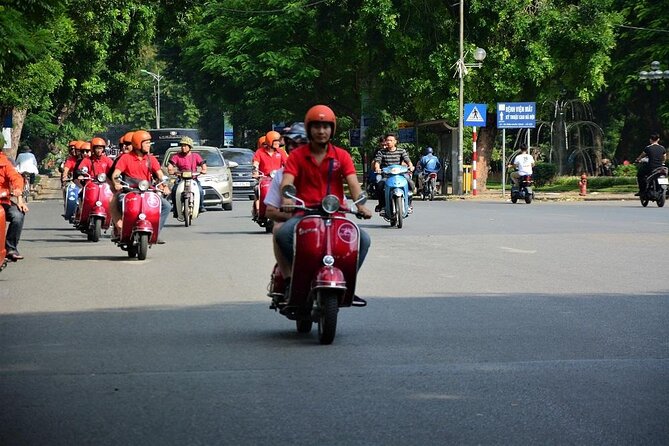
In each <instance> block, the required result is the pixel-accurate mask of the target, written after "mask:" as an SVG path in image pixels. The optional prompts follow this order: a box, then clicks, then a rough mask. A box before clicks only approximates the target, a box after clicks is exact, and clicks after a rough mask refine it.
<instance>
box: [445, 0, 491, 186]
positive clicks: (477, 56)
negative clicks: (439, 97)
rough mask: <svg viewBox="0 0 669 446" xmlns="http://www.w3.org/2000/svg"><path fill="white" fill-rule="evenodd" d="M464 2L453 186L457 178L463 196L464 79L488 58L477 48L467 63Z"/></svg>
mask: <svg viewBox="0 0 669 446" xmlns="http://www.w3.org/2000/svg"><path fill="white" fill-rule="evenodd" d="M463 3H464V0H460V59H458V61H457V63H456V64H457V75H458V77H459V78H460V89H459V95H458V98H459V106H458V165H457V168H458V172H457V173H456V172H453V177H454V178H453V184H456V178H455V177H456V176H457V194H458V195H462V194H463V184H462V182H463V181H462V165H463V145H464V136H463V127H464V116H463V113H464V110H463V109H464V106H465V103H464V86H465V85H464V84H465V82H464V78H465V76H466V75H467V73H468V70H467V69H468V68H481V67H482V66H483V60H484V59H485V57H486V52H485V50H484V49H483V48H476V51H474V59H475V60H476V63H465V54H464V27H463V20H462V19H463V11H462V8H463V5H462V4H463Z"/></svg>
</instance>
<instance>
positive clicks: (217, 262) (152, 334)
mask: <svg viewBox="0 0 669 446" xmlns="http://www.w3.org/2000/svg"><path fill="white" fill-rule="evenodd" d="M415 209H416V212H415V214H414V215H413V216H412V217H411V218H409V219H408V220H407V221H406V226H405V228H403V229H401V230H397V229H390V228H388V227H387V225H385V224H384V223H383V222H382V221H381V220H380V219H379V218H378V217H375V218H374V219H372V220H371V221H369V222H364V223H363V224H362V226H363V227H364V229H365V230H367V231H368V232H369V234H370V235H371V237H372V247H371V249H370V254H369V256H368V259H367V261H366V263H365V265H364V267H363V269H362V270H361V273H360V276H359V282H358V283H359V286H358V290H357V292H358V294H360V295H361V296H363V297H365V298H366V299H368V301H369V305H368V306H367V307H366V308H361V309H359V308H352V309H345V310H342V311H341V312H340V315H339V325H338V331H337V337H336V339H335V342H334V344H333V345H331V346H321V345H319V344H318V342H317V339H316V335H315V333H312V334H311V335H306V336H305V335H298V334H297V333H296V332H295V329H294V323H293V322H291V321H288V320H286V319H284V318H283V317H281V316H280V315H278V314H276V313H274V312H272V311H270V310H268V298H267V297H266V296H265V288H266V285H267V282H268V279H269V273H270V269H271V266H272V264H273V260H272V253H271V246H270V239H269V236H268V235H266V234H264V233H263V230H262V229H261V228H258V227H257V226H255V225H254V224H253V223H252V222H251V221H250V218H249V217H248V215H249V213H250V202H240V201H236V202H235V209H234V210H233V211H231V212H224V211H211V212H207V213H206V214H204V215H202V216H201V217H200V218H199V219H198V220H196V221H195V224H194V226H192V227H190V228H183V227H180V226H177V225H176V222H175V223H172V222H170V223H168V227H167V228H166V230H165V232H164V238H165V239H166V240H167V244H165V245H159V246H155V247H153V248H152V249H151V250H150V251H149V256H148V259H147V260H146V261H144V262H141V261H137V260H129V259H128V258H127V256H126V254H125V253H124V252H122V251H121V250H120V249H118V248H116V247H114V246H113V245H112V244H111V243H110V242H109V241H108V239H106V238H105V239H103V240H101V242H99V243H97V244H95V243H89V242H86V241H85V236H84V235H82V234H81V233H79V232H77V231H75V230H73V229H72V228H71V227H69V226H68V225H67V224H66V223H65V222H64V221H63V220H62V218H61V217H60V213H61V208H60V207H59V205H58V203H56V202H42V203H39V202H38V203H32V204H31V212H30V214H29V215H28V217H27V221H26V227H25V229H24V233H23V238H22V241H21V244H20V249H21V252H22V254H24V255H25V256H26V259H25V260H23V261H21V262H20V263H18V264H12V265H10V266H9V267H8V268H7V269H6V270H5V271H3V272H2V273H0V402H1V403H2V410H0V444H2V445H32V444H36V445H44V444H63V445H79V444H93V445H131V444H132V445H154V444H155V445H185V444H189V445H192V444H195V445H197V444H211V445H214V444H216V445H218V444H222V445H240V444H243V445H246V444H249V445H313V444H319V445H442V444H523V445H526V444H602V445H604V444H605V445H612V444H624V445H628V444H669V324H668V323H667V320H668V319H669V286H668V285H667V272H666V270H667V265H669V253H668V250H667V248H669V210H668V209H658V208H656V207H652V205H651V206H649V207H648V208H645V209H644V208H642V207H641V206H640V205H639V203H638V202H635V201H622V202H621V201H616V202H595V203H591V202H589V203H583V202H571V203H552V202H548V203H547V202H535V203H532V204H531V205H525V204H516V205H512V204H510V203H505V202H501V201H480V200H462V201H460V200H455V201H446V202H431V203H421V202H417V203H415Z"/></svg>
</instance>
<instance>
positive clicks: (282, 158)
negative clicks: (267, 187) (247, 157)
mask: <svg viewBox="0 0 669 446" xmlns="http://www.w3.org/2000/svg"><path fill="white" fill-rule="evenodd" d="M286 159H287V156H286V152H284V151H283V150H275V151H274V153H272V154H270V153H269V152H268V151H267V149H265V148H260V149H258V150H256V153H255V155H253V161H254V162H255V161H258V170H259V171H260V172H262V173H263V174H264V175H269V174H270V172H272V171H273V170H279V169H281V168H282V167H283V166H285V165H286Z"/></svg>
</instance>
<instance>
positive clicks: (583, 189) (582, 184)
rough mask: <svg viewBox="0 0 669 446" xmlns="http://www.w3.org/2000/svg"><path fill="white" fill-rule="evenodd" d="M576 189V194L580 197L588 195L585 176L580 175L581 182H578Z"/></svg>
mask: <svg viewBox="0 0 669 446" xmlns="http://www.w3.org/2000/svg"><path fill="white" fill-rule="evenodd" d="M578 187H579V189H580V192H579V193H578V194H579V195H581V196H585V194H587V193H588V177H587V176H586V175H585V174H582V175H581V180H580V181H579V182H578Z"/></svg>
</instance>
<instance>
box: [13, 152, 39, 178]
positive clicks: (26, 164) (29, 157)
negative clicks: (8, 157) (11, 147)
mask: <svg viewBox="0 0 669 446" xmlns="http://www.w3.org/2000/svg"><path fill="white" fill-rule="evenodd" d="M16 171H17V172H18V173H24V172H28V173H29V174H30V182H31V183H34V182H35V175H37V174H38V173H39V169H38V167H37V159H36V158H35V155H34V154H33V153H32V150H30V147H28V146H23V150H22V152H21V153H19V155H18V156H17V157H16Z"/></svg>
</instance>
